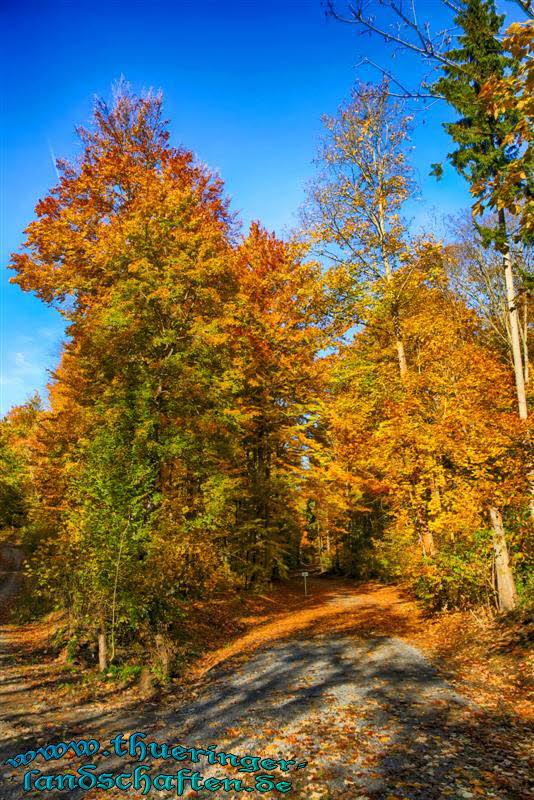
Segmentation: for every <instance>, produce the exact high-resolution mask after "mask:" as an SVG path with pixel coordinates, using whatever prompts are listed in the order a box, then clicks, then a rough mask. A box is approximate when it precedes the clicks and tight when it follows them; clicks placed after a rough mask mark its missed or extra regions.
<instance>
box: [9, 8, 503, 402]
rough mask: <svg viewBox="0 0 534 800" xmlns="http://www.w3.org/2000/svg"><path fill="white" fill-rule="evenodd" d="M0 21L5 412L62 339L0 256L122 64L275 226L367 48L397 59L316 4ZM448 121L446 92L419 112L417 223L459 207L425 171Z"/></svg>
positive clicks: (41, 374)
mask: <svg viewBox="0 0 534 800" xmlns="http://www.w3.org/2000/svg"><path fill="white" fill-rule="evenodd" d="M504 5H505V6H507V7H508V9H509V10H510V6H511V4H510V3H505V4H504ZM419 6H420V8H422V9H424V10H425V12H426V13H427V16H428V17H429V18H430V19H432V20H433V21H434V22H436V23H439V21H440V18H441V17H443V14H444V12H443V9H442V5H441V3H440V2H439V0H431V1H430V0H426V2H420V4H419ZM513 9H514V7H513V6H512V14H514V10H513ZM2 16H3V23H4V24H3V30H4V41H3V43H2V45H3V46H2V94H3V118H4V121H3V130H2V186H1V190H2V210H1V233H0V236H1V242H0V244H1V256H2V262H1V263H2V267H3V268H2V275H1V283H0V292H1V302H2V305H1V308H0V325H1V337H0V411H1V412H2V413H4V412H5V411H7V410H8V408H10V407H11V406H12V405H13V404H18V403H22V402H24V401H25V399H26V398H27V397H28V395H29V394H31V392H32V391H34V390H35V389H38V390H39V391H41V392H42V391H43V388H44V386H45V384H46V382H47V379H48V373H47V370H49V369H52V368H53V367H54V366H55V364H56V363H57V359H58V355H59V351H60V347H61V340H62V336H63V324H62V320H61V318H60V317H59V315H58V314H57V313H56V312H54V311H52V310H51V309H49V308H47V307H46V306H45V305H44V304H42V303H41V302H40V301H39V300H37V299H36V298H34V297H33V296H31V295H29V294H26V293H23V292H22V291H21V290H20V289H19V288H18V287H17V286H13V285H10V284H9V283H8V280H9V277H10V274H11V273H10V272H9V271H8V270H6V269H4V266H5V265H6V264H7V263H8V262H9V255H10V253H11V252H13V251H14V250H16V249H18V248H19V247H20V245H21V243H22V241H23V238H24V237H23V229H24V227H25V225H26V224H27V223H28V222H29V221H30V220H31V219H32V218H33V213H34V211H33V210H34V207H35V204H36V202H37V200H38V199H39V198H41V197H43V196H44V195H45V194H46V193H47V191H48V190H49V189H50V188H51V187H52V186H53V185H54V184H55V182H56V176H55V171H54V166H53V161H52V155H51V153H54V154H55V155H56V156H58V157H59V156H61V157H66V158H70V157H73V156H75V154H76V153H77V152H78V144H77V141H76V137H75V134H74V126H75V125H77V124H85V123H87V122H88V121H89V118H90V114H91V107H92V101H93V97H94V95H101V96H104V97H109V95H110V86H111V84H112V83H113V82H114V81H115V80H116V79H117V78H118V77H119V76H120V75H121V74H123V75H124V76H125V77H126V79H127V80H128V81H129V82H130V83H131V84H132V85H133V87H134V89H136V90H139V89H142V88H144V87H146V88H147V87H150V86H154V87H156V88H161V89H162V90H163V92H164V97H165V110H166V116H167V118H168V119H169V120H170V128H171V142H172V143H173V144H184V145H186V146H187V147H189V148H190V149H192V150H193V151H194V152H195V153H196V154H197V155H198V157H199V158H200V159H201V160H202V161H203V162H205V163H207V164H208V165H209V166H210V167H212V168H215V169H218V170H219V172H220V174H221V177H222V178H223V180H224V181H225V184H226V188H227V192H228V194H229V195H230V196H231V198H232V201H233V207H234V209H237V210H238V211H239V212H240V215H241V219H242V220H243V223H244V224H248V222H249V221H250V220H252V219H259V220H260V221H261V222H262V223H263V224H264V225H266V227H267V228H269V229H271V230H276V231H277V232H278V233H283V232H284V230H287V229H288V228H291V227H292V226H293V225H294V224H295V223H296V216H295V215H296V212H297V210H298V207H299V205H300V204H301V203H302V201H303V197H304V184H305V181H306V179H307V178H309V177H310V175H311V174H312V173H313V166H312V164H311V161H312V158H313V155H314V150H315V147H316V143H317V137H318V135H319V133H320V129H321V123H320V117H321V114H323V113H328V114H333V113H335V110H336V108H337V106H338V105H339V104H340V102H341V101H342V100H343V99H344V98H345V97H346V96H347V94H348V93H349V91H350V89H351V86H352V85H353V83H354V81H355V79H357V78H359V79H367V80H369V79H372V80H378V78H379V77H380V76H379V75H378V74H377V73H376V72H374V71H372V70H370V68H369V67H358V66H357V65H358V63H359V62H360V60H361V59H362V57H365V56H368V57H371V58H373V59H374V60H375V61H377V62H379V63H381V64H382V65H387V66H389V67H391V51H390V50H389V49H388V48H387V47H386V45H384V44H382V43H380V42H377V41H376V39H373V40H371V39H370V38H368V37H365V36H359V35H357V33H356V31H355V29H354V28H353V27H352V26H349V25H343V24H341V23H339V22H336V21H335V20H332V19H327V18H326V16H325V12H324V8H323V7H322V6H321V2H320V0H302V1H301V2H297V1H296V0H267V1H265V0H263V1H262V2H260V1H259V0H250V1H249V2H244V1H243V2H235V1H234V0H228V2H221V1H220V0H219V1H218V2H214V1H213V0H207V1H206V0H204V1H203V2H184V1H183V0H146V2H139V1H138V0H108V2H106V3H104V2H102V1H101V0H93V1H92V2H88V0H76V2H62V1H61V0H55V2H46V0H45V1H44V2H43V1H42V0H41V1H40V2H35V1H34V0H17V1H16V2H15V1H14V0H4V4H3V12H2ZM514 16H515V14H514ZM443 18H444V17H443ZM395 70H396V72H397V74H399V73H400V74H401V75H402V76H403V77H404V78H406V79H407V80H409V79H411V78H412V77H413V76H414V75H416V74H417V70H418V65H417V62H416V61H414V60H412V59H404V60H403V59H402V58H401V59H400V60H398V62H397V64H396V66H395ZM446 118H448V109H446V108H444V107H443V106H442V104H441V103H437V104H435V105H434V106H432V108H431V109H430V110H421V111H420V112H418V115H417V119H416V121H417V130H416V134H415V137H414V144H415V151H414V165H415V166H416V169H417V171H418V173H419V177H420V180H421V183H422V190H423V199H422V200H420V201H418V202H416V203H413V204H412V207H411V209H410V213H411V214H412V216H413V219H414V224H415V225H419V226H420V225H424V224H427V222H428V223H429V224H430V221H431V220H432V218H433V217H437V218H439V217H440V216H441V215H442V214H446V213H450V212H452V211H455V210H457V209H460V208H465V207H466V206H467V205H468V204H469V195H468V192H467V189H466V187H465V185H464V184H463V182H462V181H461V180H460V179H458V178H457V177H456V176H455V175H454V174H453V173H452V171H451V170H448V172H447V173H446V176H445V178H444V180H443V181H442V182H441V183H439V184H437V183H436V182H435V180H434V179H432V178H429V177H427V174H428V171H429V165H430V163H432V162H434V161H440V160H442V159H443V158H444V156H445V154H446V152H447V148H448V140H447V137H446V135H445V134H444V132H443V131H442V130H441V121H442V120H443V119H446Z"/></svg>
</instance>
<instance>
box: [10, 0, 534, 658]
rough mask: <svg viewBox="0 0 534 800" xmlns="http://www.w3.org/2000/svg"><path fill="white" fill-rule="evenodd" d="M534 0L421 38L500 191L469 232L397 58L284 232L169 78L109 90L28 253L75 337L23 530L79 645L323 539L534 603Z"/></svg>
mask: <svg viewBox="0 0 534 800" xmlns="http://www.w3.org/2000/svg"><path fill="white" fill-rule="evenodd" d="M386 5H387V4H386ZM508 5H509V6H510V7H513V8H515V9H516V10H517V12H518V13H517V16H518V17H521V21H519V22H515V23H513V24H511V25H507V26H504V24H503V22H504V18H503V16H500V15H499V14H498V13H497V11H496V8H495V5H494V3H493V0H461V2H460V0H458V2H454V3H450V6H451V8H454V11H453V12H451V13H453V16H454V17H455V24H456V26H457V28H458V30H459V34H458V36H457V37H456V38H455V39H454V41H451V42H449V43H445V44H442V45H441V48H440V49H439V50H435V49H433V46H432V44H431V42H430V40H429V39H425V37H424V33H423V34H422V38H421V37H420V38H419V39H417V38H416V39H415V41H416V42H418V44H414V45H413V47H417V48H419V49H420V50H421V53H422V57H423V58H429V59H430V60H432V59H434V61H435V63H436V74H435V78H434V79H433V81H432V82H430V83H428V84H426V85H425V86H423V87H419V89H418V90H417V92H419V93H421V94H426V95H428V96H430V97H439V98H442V101H444V103H443V108H444V120H445V129H446V131H447V133H448V137H449V143H450V148H449V152H448V153H447V152H444V153H443V164H433V165H428V170H430V169H432V170H433V172H434V174H435V176H436V180H439V179H440V176H441V174H442V172H443V169H444V166H443V165H444V164H445V163H446V162H448V165H449V166H448V167H447V168H449V169H454V170H456V171H457V172H458V173H459V174H460V175H461V176H462V177H463V178H464V179H465V181H466V182H467V185H468V186H469V190H470V192H471V195H472V202H473V206H472V208H470V209H466V210H465V212H461V213H459V214H458V215H456V216H455V217H454V218H452V219H450V220H449V222H448V233H447V235H446V236H443V237H438V236H437V235H436V234H435V233H432V232H429V233H422V232H416V233H414V231H413V228H412V226H411V225H410V223H409V221H407V216H408V215H407V212H406V204H407V203H408V202H409V201H410V198H412V197H413V196H414V195H415V194H416V193H417V191H418V187H417V179H416V172H415V169H414V165H413V163H412V132H413V128H414V125H415V124H416V121H415V119H414V116H413V114H412V113H411V111H410V109H411V103H412V102H413V97H410V96H408V94H407V92H405V91H402V90H399V86H398V82H396V81H395V76H394V75H391V74H389V73H385V72H382V74H380V75H378V79H377V81H376V82H375V83H364V82H356V83H355V85H354V86H353V88H352V90H351V92H350V93H349V96H348V97H347V99H346V101H345V102H344V103H343V104H342V106H341V107H340V108H339V109H338V111H337V113H335V114H333V115H331V116H325V117H324V119H323V133H322V137H321V140H320V142H319V143H318V148H317V158H316V164H315V175H314V178H313V179H312V180H311V181H310V183H309V185H308V187H307V200H306V203H305V205H304V207H303V208H302V209H301V211H300V216H299V220H300V221H299V225H298V226H297V227H296V228H295V230H294V231H292V233H291V234H288V235H287V236H284V237H283V238H282V237H280V236H279V235H275V234H274V233H271V232H270V231H269V230H267V229H266V228H265V227H264V226H263V225H262V222H261V220H260V221H257V222H255V223H253V224H252V225H251V226H250V228H249V229H248V230H243V227H242V225H241V223H240V221H239V218H238V215H237V214H236V213H235V211H234V209H233V208H232V204H231V202H230V200H229V198H228V195H227V190H226V188H225V186H224V184H223V181H222V179H221V177H219V175H218V173H217V172H216V171H213V170H211V169H210V168H209V167H208V166H206V165H204V164H203V163H202V162H201V161H200V160H199V159H198V158H197V157H196V156H195V155H193V151H192V150H188V149H185V148H183V147H174V146H171V144H170V137H171V131H174V128H173V127H172V126H170V124H169V122H168V121H167V120H166V117H165V111H164V105H163V100H164V99H163V97H162V95H161V93H159V92H158V91H152V90H150V91H144V92H139V93H138V92H136V91H134V90H133V89H132V88H131V87H130V86H129V84H128V83H126V81H124V80H121V81H119V82H118V83H117V84H116V85H115V86H114V89H113V96H112V99H111V100H109V101H106V100H104V99H99V100H97V101H96V102H95V106H94V112H93V118H92V121H91V123H90V124H89V125H87V126H84V127H80V128H78V129H77V135H78V137H79V142H80V156H79V158H78V159H77V160H74V161H73V162H69V161H66V160H58V162H57V168H58V171H59V180H58V183H57V185H56V186H54V187H53V188H51V190H50V191H49V193H48V194H47V195H46V196H45V197H44V198H43V199H41V200H40V201H39V202H38V204H37V206H36V208H35V217H34V219H32V220H31V221H29V223H28V225H27V227H26V230H25V242H24V245H23V247H21V248H20V251H19V252H16V253H14V254H13V256H12V259H11V263H10V265H9V266H10V268H11V270H12V273H11V275H12V277H11V281H12V282H13V283H15V284H17V285H18V286H19V287H20V288H21V289H22V290H23V291H24V292H31V293H33V294H34V295H35V296H37V297H38V298H40V300H41V301H42V302H43V303H45V304H48V305H49V306H51V307H52V308H54V309H56V311H57V313H58V314H59V315H61V316H62V318H63V319H64V320H65V321H66V322H67V324H68V327H67V337H66V339H65V341H64V344H63V350H62V353H61V358H60V361H59V363H58V365H57V368H56V369H55V371H54V372H53V375H52V376H51V379H50V383H49V387H48V397H43V398H41V397H39V396H38V395H37V394H35V395H34V396H33V397H32V398H31V399H29V400H28V401H27V402H26V403H24V404H23V405H19V406H16V407H13V408H12V409H11V410H10V411H9V412H8V413H7V414H6V416H5V417H4V418H3V420H2V421H1V422H0V466H1V470H0V472H1V477H0V529H1V530H2V531H3V534H2V535H3V536H4V538H8V539H9V540H10V541H14V540H16V541H17V542H18V543H19V544H20V546H21V547H22V549H23V552H24V554H25V566H24V585H25V593H26V595H27V597H26V602H27V603H28V604H29V605H30V606H31V608H30V612H28V613H31V614H33V615H42V614H44V613H45V612H48V611H50V610H53V609H61V610H64V611H66V613H67V616H68V625H67V634H66V635H67V640H68V646H69V648H70V651H71V652H72V653H75V652H76V651H77V649H79V648H86V650H87V651H88V652H89V653H90V654H91V658H92V660H93V663H94V664H95V665H98V666H99V668H100V670H105V669H107V668H108V666H109V665H110V664H114V663H117V662H120V661H121V659H124V658H127V656H126V655H125V653H128V652H129V653H135V655H134V656H133V657H134V658H138V659H142V658H146V657H147V655H148V657H150V658H152V657H153V658H157V657H158V656H157V653H159V652H160V651H161V648H163V650H165V647H167V645H168V646H169V647H171V644H170V643H172V642H174V641H176V640H179V639H180V635H181V629H182V626H183V623H184V620H186V619H187V617H188V614H189V609H190V607H191V604H192V603H194V602H196V601H197V600H199V599H201V600H203V601H206V602H207V603H208V605H209V601H210V598H213V597H220V596H225V595H231V594H240V593H245V594H251V593H252V594H253V593H258V592H259V593H261V592H263V591H265V590H266V589H268V587H269V586H271V585H272V584H273V582H277V581H280V580H283V579H285V578H286V577H287V576H288V574H292V573H294V572H295V571H296V570H299V569H304V568H306V567H308V568H309V569H315V570H318V571H319V572H321V573H326V574H330V575H343V576H346V577H347V578H350V579H352V580H354V581H355V582H358V581H365V580H369V579H373V580H377V581H380V582H383V583H384V584H387V585H389V584H398V585H400V586H402V587H404V588H405V589H406V590H407V591H408V592H409V593H410V594H411V596H413V597H414V598H416V600H417V601H418V603H419V604H420V605H421V607H422V608H424V609H425V610H426V611H428V612H429V613H433V612H438V611H443V610H454V609H469V608H478V607H481V606H484V607H486V608H489V609H491V610H492V613H505V612H510V611H513V610H514V609H516V608H531V607H532V603H533V601H534V574H533V562H534V549H533V544H532V542H533V537H532V526H533V521H534V451H533V446H532V435H533V434H532V422H531V420H532V411H531V409H532V402H533V392H532V386H533V383H532V367H531V364H530V356H531V350H532V346H533V339H532V337H533V332H532V323H531V320H532V315H533V310H534V309H533V299H532V298H533V286H534V283H533V281H534V277H533V276H534V273H533V264H534V254H533V250H532V242H533V236H534V169H533V166H534V140H533V118H534V58H533V56H534V21H533V20H532V11H531V9H530V4H529V2H524V3H518V4H513V3H508ZM519 6H522V8H523V10H522V11H521V9H520V8H519ZM389 8H390V10H392V12H393V13H395V10H397V11H398V9H399V8H400V9H402V4H401V5H400V6H397V4H396V3H390V4H389ZM523 12H525V13H523ZM330 13H331V14H332V15H333V16H336V15H338V14H339V15H341V11H340V10H339V9H337V8H334V7H333V6H331V7H330ZM352 14H353V16H352V18H351V19H349V22H350V23H351V24H353V25H355V27H356V28H365V27H367V29H368V30H370V33H371V35H372V36H380V35H382V34H381V31H380V30H379V28H378V27H377V26H378V23H377V22H375V21H374V19H373V18H370V17H369V18H368V17H366V16H365V14H364V12H363V11H362V10H361V9H360V7H359V6H355V7H354V8H353V10H352ZM345 21H346V20H345ZM340 24H341V23H340ZM411 33H413V31H410V30H408V34H411ZM403 35H404V34H403V33H401V34H399V36H401V37H402V36H403ZM393 44H395V42H393ZM409 45H410V42H407V43H406V46H409ZM417 92H416V95H417ZM415 99H417V97H416V98H415ZM191 147H194V143H191ZM28 598H30V599H31V602H30V599H28ZM154 641H156V642H158V643H160V645H161V647H160V649H159V650H158V648H156V649H154V645H153V642H154ZM134 643H135V648H136V649H134ZM166 668H167V669H169V670H171V671H172V664H170V665H169V664H168V663H167V662H166Z"/></svg>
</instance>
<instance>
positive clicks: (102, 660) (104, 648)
mask: <svg viewBox="0 0 534 800" xmlns="http://www.w3.org/2000/svg"><path fill="white" fill-rule="evenodd" d="M107 668H108V643H107V639H106V627H105V625H104V623H102V626H101V628H100V633H99V634H98V669H99V670H100V672H104V671H105V670H106V669H107Z"/></svg>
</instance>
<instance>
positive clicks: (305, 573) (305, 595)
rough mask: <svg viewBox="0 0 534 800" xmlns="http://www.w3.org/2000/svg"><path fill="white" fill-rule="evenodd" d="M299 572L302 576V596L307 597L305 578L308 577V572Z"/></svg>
mask: <svg viewBox="0 0 534 800" xmlns="http://www.w3.org/2000/svg"><path fill="white" fill-rule="evenodd" d="M300 574H301V575H302V577H303V578H304V597H307V596H308V584H307V582H306V579H307V577H308V573H307V572H301V573H300Z"/></svg>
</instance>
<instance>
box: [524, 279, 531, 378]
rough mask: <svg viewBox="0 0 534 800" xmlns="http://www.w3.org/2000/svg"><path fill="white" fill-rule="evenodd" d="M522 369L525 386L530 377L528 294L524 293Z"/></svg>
mask: <svg viewBox="0 0 534 800" xmlns="http://www.w3.org/2000/svg"><path fill="white" fill-rule="evenodd" d="M523 368H524V370H523V371H524V378H525V384H527V383H528V379H529V377H530V375H529V357H528V294H527V293H526V292H525V294H524V296H523Z"/></svg>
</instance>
